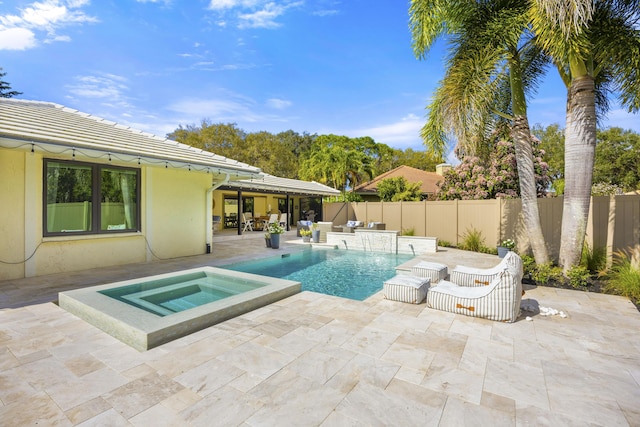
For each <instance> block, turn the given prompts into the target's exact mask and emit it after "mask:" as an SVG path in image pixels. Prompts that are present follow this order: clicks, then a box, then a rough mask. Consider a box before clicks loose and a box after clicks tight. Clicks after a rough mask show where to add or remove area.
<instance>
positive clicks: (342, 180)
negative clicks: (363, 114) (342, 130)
mask: <svg viewBox="0 0 640 427" xmlns="http://www.w3.org/2000/svg"><path fill="white" fill-rule="evenodd" d="M375 147H376V144H375V142H374V141H373V139H371V138H369V137H362V138H349V137H347V136H339V135H320V136H318V137H317V138H316V140H315V141H314V142H313V146H312V148H311V153H310V156H309V158H308V159H306V160H304V161H303V162H302V165H301V168H300V177H301V178H302V179H313V180H316V181H319V182H321V183H323V184H327V185H331V186H333V187H335V188H337V189H340V190H342V191H345V190H346V189H347V188H353V187H355V186H356V185H358V184H359V183H360V182H362V180H363V179H367V178H371V177H372V176H373V166H372V163H373V162H372V157H371V156H372V152H375ZM372 150H373V151H372Z"/></svg>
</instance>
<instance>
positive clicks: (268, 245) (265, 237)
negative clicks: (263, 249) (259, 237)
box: [264, 233, 271, 248]
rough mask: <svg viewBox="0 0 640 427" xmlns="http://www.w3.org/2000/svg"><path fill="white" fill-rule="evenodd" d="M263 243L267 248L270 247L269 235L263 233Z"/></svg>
mask: <svg viewBox="0 0 640 427" xmlns="http://www.w3.org/2000/svg"><path fill="white" fill-rule="evenodd" d="M264 243H265V244H266V245H267V247H268V248H270V247H271V234H269V233H264Z"/></svg>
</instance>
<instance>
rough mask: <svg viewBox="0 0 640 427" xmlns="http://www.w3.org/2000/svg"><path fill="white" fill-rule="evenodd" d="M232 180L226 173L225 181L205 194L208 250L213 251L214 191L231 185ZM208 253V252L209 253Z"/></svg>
mask: <svg viewBox="0 0 640 427" xmlns="http://www.w3.org/2000/svg"><path fill="white" fill-rule="evenodd" d="M230 179H231V174H228V173H226V174H225V176H224V179H223V180H222V181H220V182H218V183H217V184H213V185H212V186H211V187H210V188H208V189H207V192H206V193H205V222H204V223H205V230H206V231H205V232H206V237H207V238H206V239H205V240H206V243H207V246H206V247H207V249H209V250H210V249H211V243H212V242H213V219H212V217H211V207H212V206H213V192H214V190H216V189H218V188H220V187H222V186H223V185H226V184H228V183H229V180H230ZM207 253H208V252H207Z"/></svg>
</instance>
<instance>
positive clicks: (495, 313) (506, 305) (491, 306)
mask: <svg viewBox="0 0 640 427" xmlns="http://www.w3.org/2000/svg"><path fill="white" fill-rule="evenodd" d="M521 299H522V279H521V276H520V273H519V271H518V269H517V268H515V267H514V266H512V265H507V266H506V267H505V268H503V269H502V271H500V272H499V273H498V274H497V275H496V276H495V278H493V279H492V280H491V282H490V283H489V284H488V285H486V286H460V285H458V284H456V283H452V282H448V281H446V280H441V281H440V282H439V283H438V285H437V286H435V287H431V288H430V289H429V292H428V293H427V307H430V308H434V309H437V310H443V311H449V312H451V313H459V314H465V315H467V316H471V317H482V318H485V319H489V320H498V321H503V322H515V321H516V319H517V318H518V315H519V313H520V300H521Z"/></svg>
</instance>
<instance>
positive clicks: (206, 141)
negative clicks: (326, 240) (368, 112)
mask: <svg viewBox="0 0 640 427" xmlns="http://www.w3.org/2000/svg"><path fill="white" fill-rule="evenodd" d="M167 137H168V138H170V139H173V140H176V141H179V142H181V143H183V144H187V145H190V146H192V147H196V148H200V149H202V150H206V151H211V152H213V153H216V154H219V155H221V156H225V157H229V158H231V159H235V160H238V161H241V162H244V163H248V164H250V165H253V166H256V167H259V168H260V169H262V170H263V171H264V172H266V173H269V174H272V175H276V176H281V177H285V178H293V179H306V180H314V181H318V182H321V183H323V184H327V185H330V186H333V187H335V188H338V189H341V190H343V191H344V190H345V189H349V188H353V187H354V186H356V185H358V184H360V183H362V182H364V181H367V180H369V179H372V178H373V177H375V176H377V175H379V174H381V173H383V172H387V171H389V170H391V169H394V168H396V167H398V166H401V165H403V164H406V165H409V166H413V167H416V168H418V169H422V170H430V171H434V170H435V166H436V165H437V164H439V163H442V157H440V156H437V155H434V154H431V153H428V152H425V151H414V150H412V149H407V150H405V151H403V150H399V149H395V148H391V147H389V146H388V145H386V144H382V143H377V142H375V141H374V140H373V138H370V137H368V136H365V137H358V138H350V137H347V136H339V135H320V136H318V135H316V134H313V135H311V134H308V133H302V134H299V133H297V132H294V131H293V130H288V131H284V132H280V133H278V134H272V133H270V132H266V131H261V132H252V133H247V132H245V131H244V130H242V129H240V128H239V127H238V125H237V124H235V123H213V122H212V121H211V120H208V119H203V120H202V121H201V122H200V124H199V125H186V126H182V125H180V126H179V127H178V128H177V129H176V130H174V131H173V132H171V133H169V134H167Z"/></svg>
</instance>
